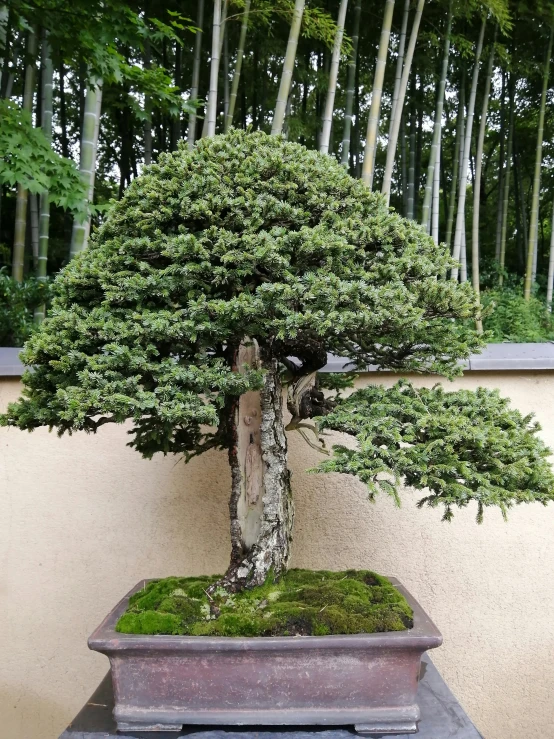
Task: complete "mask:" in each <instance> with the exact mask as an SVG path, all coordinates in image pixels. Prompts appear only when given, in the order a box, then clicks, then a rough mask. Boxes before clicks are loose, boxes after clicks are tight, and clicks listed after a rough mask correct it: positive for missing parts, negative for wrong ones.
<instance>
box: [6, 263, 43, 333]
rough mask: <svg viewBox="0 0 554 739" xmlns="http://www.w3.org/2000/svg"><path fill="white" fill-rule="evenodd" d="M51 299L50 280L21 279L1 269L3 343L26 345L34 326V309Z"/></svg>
mask: <svg viewBox="0 0 554 739" xmlns="http://www.w3.org/2000/svg"><path fill="white" fill-rule="evenodd" d="M48 300H49V285H48V283H46V282H39V281H38V280H35V279H29V280H25V281H24V282H17V281H16V280H14V279H12V278H11V277H10V276H9V275H7V274H6V272H5V271H4V270H0V346H23V344H24V342H25V341H27V339H28V338H29V337H30V335H31V333H32V332H33V329H34V324H33V312H34V309H35V308H37V307H38V306H39V305H43V304H44V303H47V302H48Z"/></svg>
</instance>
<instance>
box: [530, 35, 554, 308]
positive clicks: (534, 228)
mask: <svg viewBox="0 0 554 739" xmlns="http://www.w3.org/2000/svg"><path fill="white" fill-rule="evenodd" d="M553 35H554V27H553V28H552V29H551V30H550V39H549V41H548V50H547V52H546V60H545V64H544V73H543V83H542V95H541V107H540V113H539V129H538V132H537V149H536V157H535V172H534V175H533V199H532V202H531V222H530V224H529V249H528V250H527V268H526V270H525V290H524V297H525V300H529V299H530V297H531V288H532V286H533V283H534V282H535V277H536V272H537V248H538V233H539V196H540V187H541V164H542V143H543V135H544V116H545V110H546V93H547V90H548V74H549V71H550V56H551V54H552V38H553Z"/></svg>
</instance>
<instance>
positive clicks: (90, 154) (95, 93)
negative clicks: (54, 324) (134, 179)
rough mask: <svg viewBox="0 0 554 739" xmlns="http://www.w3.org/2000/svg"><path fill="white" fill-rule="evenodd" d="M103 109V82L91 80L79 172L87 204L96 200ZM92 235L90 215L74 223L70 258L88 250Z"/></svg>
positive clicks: (86, 105) (86, 104)
mask: <svg viewBox="0 0 554 739" xmlns="http://www.w3.org/2000/svg"><path fill="white" fill-rule="evenodd" d="M101 109H102V80H101V79H91V80H90V83H89V86H88V88H87V95H86V98H85V114H84V121H83V131H82V135H81V158H80V164H79V170H80V172H81V177H82V179H83V181H84V182H85V184H86V186H87V188H88V191H87V197H86V204H87V205H89V204H92V202H93V200H94V173H95V170H96V149H97V144H98V131H99V126H100V113H101ZM89 233H90V215H87V217H86V218H85V220H81V221H80V220H78V219H77V218H76V219H75V220H74V221H73V230H72V232H71V247H70V250H69V258H70V259H72V258H73V257H74V256H75V254H78V253H79V252H80V251H83V249H85V248H86V246H87V242H88V237H89Z"/></svg>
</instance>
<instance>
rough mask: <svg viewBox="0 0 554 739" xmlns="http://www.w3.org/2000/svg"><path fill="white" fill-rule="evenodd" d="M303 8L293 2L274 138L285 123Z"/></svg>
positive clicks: (299, 0)
mask: <svg viewBox="0 0 554 739" xmlns="http://www.w3.org/2000/svg"><path fill="white" fill-rule="evenodd" d="M393 1H394V0H393ZM304 6H305V0H295V3H294V14H293V17H292V23H291V26H290V31H289V38H288V42H287V51H286V54H285V61H284V63H283V72H282V74H281V82H280V84H279V92H278V93H277V102H276V103H275V112H274V113H273V122H272V124H271V135H272V136H276V135H278V134H280V133H282V131H283V123H284V122H285V113H286V109H287V103H288V99H289V93H290V89H291V82H292V74H293V72H294V60H295V59H296V48H297V46H298V39H299V38H300V26H301V25H302V16H303V15H304Z"/></svg>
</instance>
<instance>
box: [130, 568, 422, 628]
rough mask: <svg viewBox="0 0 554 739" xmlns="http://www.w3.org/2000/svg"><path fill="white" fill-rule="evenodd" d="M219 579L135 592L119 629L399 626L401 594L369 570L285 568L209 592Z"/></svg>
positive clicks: (185, 580) (172, 582) (177, 581)
mask: <svg viewBox="0 0 554 739" xmlns="http://www.w3.org/2000/svg"><path fill="white" fill-rule="evenodd" d="M218 579H219V576H217V575H213V576H202V577H167V578H165V579H163V580H155V581H153V582H150V583H149V584H148V585H147V586H146V587H145V588H144V590H141V591H139V592H138V593H135V595H133V596H132V597H131V599H130V601H129V606H128V608H127V611H126V612H125V613H124V614H123V616H121V618H120V619H119V621H118V623H117V626H116V630H117V631H119V632H122V633H125V634H188V635H191V636H323V635H326V634H371V633H375V632H382V631H403V630H405V629H409V628H411V627H412V626H413V614H412V610H411V608H410V606H409V605H408V603H407V602H406V600H405V598H404V597H403V596H402V595H401V594H400V593H399V592H398V591H397V590H396V588H395V587H394V586H393V585H392V584H391V583H390V582H389V581H388V580H387V579H386V578H385V577H382V576H381V575H377V574H375V573H374V572H370V571H369V570H347V571H346V572H328V571H326V570H319V571H313V570H289V571H288V572H287V573H286V574H285V575H284V576H283V577H281V578H280V580H278V581H277V582H274V581H273V579H272V578H271V577H269V578H268V579H267V580H266V582H265V583H264V584H263V585H261V586H259V587H255V588H251V589H249V590H244V591H242V592H239V593H235V594H233V595H230V594H229V593H227V592H226V591H225V590H224V589H223V588H217V589H216V590H215V592H214V593H212V594H210V595H209V594H208V593H207V592H206V590H207V588H208V587H209V586H210V585H211V584H212V583H214V582H216V581H217V580H218Z"/></svg>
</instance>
